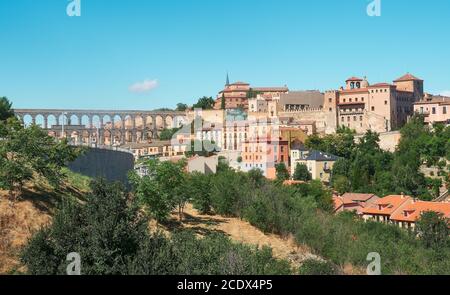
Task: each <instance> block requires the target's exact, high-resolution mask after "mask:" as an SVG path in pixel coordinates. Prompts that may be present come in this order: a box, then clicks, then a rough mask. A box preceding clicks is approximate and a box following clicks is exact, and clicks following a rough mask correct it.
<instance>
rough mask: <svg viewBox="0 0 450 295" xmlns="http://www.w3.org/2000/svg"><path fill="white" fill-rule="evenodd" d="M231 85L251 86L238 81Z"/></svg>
mask: <svg viewBox="0 0 450 295" xmlns="http://www.w3.org/2000/svg"><path fill="white" fill-rule="evenodd" d="M230 85H250V84H249V83H246V82H241V81H237V82H234V83H231V84H230Z"/></svg>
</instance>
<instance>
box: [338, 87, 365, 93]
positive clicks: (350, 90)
mask: <svg viewBox="0 0 450 295" xmlns="http://www.w3.org/2000/svg"><path fill="white" fill-rule="evenodd" d="M340 92H341V93H344V94H345V93H358V92H360V93H365V92H369V89H368V88H354V89H343V90H341V91H340Z"/></svg>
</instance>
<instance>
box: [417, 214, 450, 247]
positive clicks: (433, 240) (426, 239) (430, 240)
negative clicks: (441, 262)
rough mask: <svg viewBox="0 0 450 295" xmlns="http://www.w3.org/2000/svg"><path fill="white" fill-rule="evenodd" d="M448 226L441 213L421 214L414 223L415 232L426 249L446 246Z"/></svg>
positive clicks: (448, 233) (448, 232)
mask: <svg viewBox="0 0 450 295" xmlns="http://www.w3.org/2000/svg"><path fill="white" fill-rule="evenodd" d="M449 225H450V224H449V221H448V219H446V218H445V217H444V215H443V214H442V213H437V212H433V211H428V212H423V213H422V215H421V216H420V218H419V220H418V221H417V222H416V232H417V234H418V235H419V237H420V239H421V240H422V242H423V243H424V245H425V246H426V247H428V248H436V249H438V248H440V247H443V246H446V245H448V239H449V235H450V229H449Z"/></svg>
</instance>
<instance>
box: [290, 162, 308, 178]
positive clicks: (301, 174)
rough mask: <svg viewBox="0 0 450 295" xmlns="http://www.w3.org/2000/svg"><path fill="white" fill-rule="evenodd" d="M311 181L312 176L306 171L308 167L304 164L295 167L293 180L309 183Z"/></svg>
mask: <svg viewBox="0 0 450 295" xmlns="http://www.w3.org/2000/svg"><path fill="white" fill-rule="evenodd" d="M311 179H312V176H311V173H309V171H308V167H307V166H306V165H305V164H300V163H298V164H297V166H295V171H294V180H302V181H310V180H311Z"/></svg>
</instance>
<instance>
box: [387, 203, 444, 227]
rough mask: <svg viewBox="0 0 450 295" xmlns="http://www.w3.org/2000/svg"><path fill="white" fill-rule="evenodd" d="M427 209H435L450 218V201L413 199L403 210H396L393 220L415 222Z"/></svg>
mask: <svg viewBox="0 0 450 295" xmlns="http://www.w3.org/2000/svg"><path fill="white" fill-rule="evenodd" d="M426 211H434V212H438V213H442V214H444V217H446V218H450V203H438V202H425V201H412V202H411V203H409V204H407V205H405V206H404V207H403V208H402V209H401V210H399V211H397V212H395V213H394V214H393V215H392V216H391V219H392V220H396V221H409V222H415V221H416V220H417V219H419V218H420V216H421V214H422V213H423V212H426Z"/></svg>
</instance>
